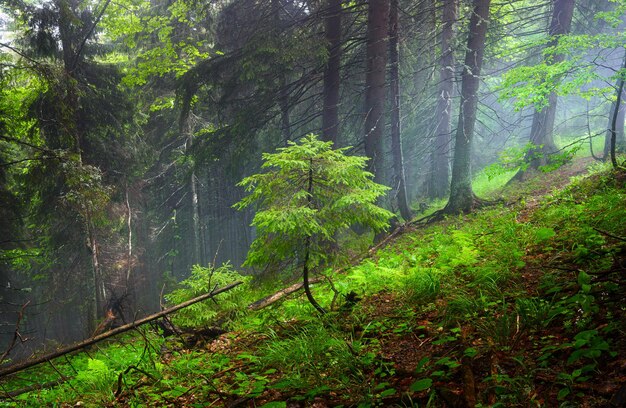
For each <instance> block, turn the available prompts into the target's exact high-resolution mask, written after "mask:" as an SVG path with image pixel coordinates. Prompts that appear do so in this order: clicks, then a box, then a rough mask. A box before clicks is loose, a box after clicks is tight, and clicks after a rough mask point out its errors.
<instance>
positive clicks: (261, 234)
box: [234, 134, 393, 313]
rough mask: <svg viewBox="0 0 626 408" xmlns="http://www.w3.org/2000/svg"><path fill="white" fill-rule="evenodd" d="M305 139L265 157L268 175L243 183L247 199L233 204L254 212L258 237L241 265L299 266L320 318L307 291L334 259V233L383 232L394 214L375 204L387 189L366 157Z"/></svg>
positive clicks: (262, 174) (307, 137) (317, 305)
mask: <svg viewBox="0 0 626 408" xmlns="http://www.w3.org/2000/svg"><path fill="white" fill-rule="evenodd" d="M346 149H347V148H342V149H335V150H333V148H332V142H322V141H320V140H318V139H317V137H316V136H315V135H312V134H311V135H308V136H306V137H304V138H303V140H302V141H301V143H294V142H289V146H288V147H284V148H280V149H278V150H277V152H276V153H264V154H263V160H264V163H263V165H262V168H263V169H266V170H267V171H266V172H264V173H260V174H255V175H252V176H250V177H246V178H244V179H243V180H242V181H241V182H240V183H239V185H240V186H243V187H245V188H246V191H248V192H250V194H249V195H248V196H247V197H245V198H244V199H242V200H241V201H240V202H238V203H237V204H235V205H234V207H235V208H237V209H239V210H241V209H243V208H246V207H253V208H255V209H256V215H255V216H254V219H253V221H252V225H253V226H254V227H256V233H257V238H256V239H255V240H254V242H253V243H252V246H251V247H250V251H249V252H248V257H247V259H246V262H245V263H244V265H248V266H253V265H270V264H274V265H277V264H279V263H285V262H287V263H289V264H292V265H299V264H301V267H302V275H303V282H304V285H303V286H304V291H305V293H306V296H307V299H308V300H309V302H311V304H312V305H313V307H315V309H317V310H318V311H319V312H320V313H325V311H324V309H323V308H322V307H321V306H320V305H319V304H318V303H317V302H316V301H315V299H314V298H313V296H312V294H311V290H310V287H309V272H310V271H311V270H313V269H315V268H316V267H317V266H319V265H320V264H322V263H323V262H329V261H331V260H332V257H333V255H334V251H333V244H334V243H335V236H336V234H337V233H338V232H340V231H342V230H345V229H347V228H349V227H350V226H352V225H354V224H360V225H362V226H366V227H370V228H371V229H373V230H374V231H382V230H384V229H386V228H387V227H388V226H389V219H390V218H391V217H392V216H393V214H392V213H391V212H389V211H387V210H385V209H383V208H380V207H378V206H377V205H376V200H377V199H378V198H379V197H380V196H382V195H384V194H385V192H386V191H387V190H388V189H389V188H388V187H385V186H383V185H380V184H377V183H374V182H373V181H372V178H373V175H372V174H371V173H369V172H367V171H366V170H365V167H366V162H367V160H368V159H367V158H366V157H360V156H347V155H346V154H345V151H346Z"/></svg>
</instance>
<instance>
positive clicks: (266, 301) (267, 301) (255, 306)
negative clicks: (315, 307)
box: [248, 277, 324, 310]
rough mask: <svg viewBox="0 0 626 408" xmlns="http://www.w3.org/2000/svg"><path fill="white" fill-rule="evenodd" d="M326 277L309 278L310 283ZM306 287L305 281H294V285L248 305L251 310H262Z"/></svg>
mask: <svg viewBox="0 0 626 408" xmlns="http://www.w3.org/2000/svg"><path fill="white" fill-rule="evenodd" d="M323 280H324V278H322V277H318V278H314V279H309V284H312V283H319V282H321V281H323ZM303 287H304V282H298V283H294V284H293V285H291V286H289V287H286V288H284V289H281V290H279V291H278V292H275V293H272V294H271V295H269V296H266V297H264V298H263V299H259V300H257V301H255V302H253V303H250V304H249V305H248V309H250V310H260V309H263V308H265V307H267V306H269V305H272V304H274V303H276V302H278V301H279V300H280V299H282V298H284V297H286V296H289V295H291V294H292V293H295V292H297V291H299V290H300V289H302V288H303Z"/></svg>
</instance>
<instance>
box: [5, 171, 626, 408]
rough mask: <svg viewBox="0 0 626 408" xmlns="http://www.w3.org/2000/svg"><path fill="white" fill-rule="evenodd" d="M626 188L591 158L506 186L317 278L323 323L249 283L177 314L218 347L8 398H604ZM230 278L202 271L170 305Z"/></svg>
mask: <svg viewBox="0 0 626 408" xmlns="http://www.w3.org/2000/svg"><path fill="white" fill-rule="evenodd" d="M503 180H504V179H503ZM625 180H626V177H625V176H624V174H622V173H616V172H613V171H610V170H607V169H606V167H597V166H596V167H595V168H593V169H592V171H591V174H590V175H587V176H580V177H576V178H574V179H573V181H572V183H571V184H570V185H568V186H567V187H566V188H563V189H561V190H559V191H555V192H553V193H552V194H549V195H547V196H545V197H543V198H542V199H537V198H534V197H530V196H527V197H524V198H521V199H520V198H519V197H523V194H521V193H520V192H522V191H524V187H522V186H519V185H518V186H517V187H515V186H512V187H507V188H509V189H515V194H514V196H515V197H516V199H515V200H509V204H504V203H501V204H498V205H495V206H491V207H489V208H487V209H484V210H482V211H480V212H478V213H476V214H470V215H463V216H457V217H449V218H447V219H445V220H444V221H441V222H439V223H437V224H433V225H427V226H420V227H419V228H417V227H416V228H414V229H412V230H409V231H408V232H406V233H404V234H403V235H401V236H400V237H399V238H397V239H396V240H395V241H394V242H393V243H392V244H390V245H388V246H387V247H385V248H383V249H381V250H379V251H378V252H377V253H376V254H375V255H374V256H372V257H370V258H368V259H365V260H364V261H362V262H361V263H359V264H358V265H354V266H353V267H351V268H350V269H349V270H348V271H347V272H341V273H337V272H333V271H332V269H331V268H329V269H328V270H326V271H324V272H323V273H324V274H325V275H326V276H327V278H328V279H327V281H325V282H324V283H321V284H317V285H315V286H314V287H313V290H314V291H315V295H316V298H318V299H319V301H320V303H322V304H323V305H324V306H325V307H328V308H330V306H333V307H332V310H331V311H330V312H329V313H328V314H327V315H326V316H323V317H320V316H318V315H317V313H316V312H315V310H314V309H313V308H312V307H311V306H310V305H309V304H308V303H306V302H304V301H303V300H302V298H301V296H298V297H291V298H289V299H287V300H285V301H283V302H280V303H276V304H274V305H272V306H270V307H267V308H265V309H263V310H261V311H258V312H249V311H247V309H246V307H245V306H246V304H247V303H249V302H250V301H251V299H255V298H258V297H261V293H259V292H255V291H254V288H253V287H250V286H248V287H246V288H245V289H242V290H240V291H238V292H232V293H231V294H230V295H229V296H227V297H225V298H222V299H221V300H220V299H218V300H217V305H216V304H214V303H211V302H207V303H205V304H202V305H201V306H198V307H196V308H194V309H190V310H188V311H187V312H186V314H181V315H179V316H178V318H177V319H178V320H177V321H178V323H179V324H181V325H189V326H198V325H204V326H209V325H213V324H216V321H220V322H221V323H223V324H224V325H225V327H227V328H229V329H230V330H231V331H230V332H229V333H227V334H225V335H222V336H221V337H219V338H217V339H216V340H207V341H206V342H201V343H197V344H195V345H194V346H190V345H189V344H188V343H185V342H184V341H181V339H177V338H176V336H174V338H168V339H165V340H164V339H163V338H162V337H160V336H159V335H158V332H157V331H149V332H145V333H144V334H143V337H142V336H139V337H135V338H131V337H130V336H127V337H123V338H121V339H119V340H117V341H116V342H113V343H111V344H109V345H107V346H101V348H99V349H97V350H93V351H90V352H89V353H88V354H86V353H83V354H78V355H76V356H74V357H72V358H71V359H69V360H67V361H61V362H55V363H54V364H55V366H54V368H52V367H48V366H46V367H44V368H42V369H37V370H32V371H28V372H25V373H21V374H20V375H19V378H18V376H15V377H12V378H10V379H8V380H4V381H3V387H4V390H5V391H7V390H11V389H18V388H20V387H25V386H27V385H29V384H32V383H45V382H47V381H50V380H51V379H53V378H55V371H56V370H59V371H62V372H63V373H64V375H65V376H67V377H68V378H69V381H67V382H66V383H64V384H61V385H59V386H56V387H53V388H50V389H45V390H38V391H33V392H30V393H27V394H22V395H20V396H18V397H14V399H13V400H10V399H5V402H4V404H6V405H18V406H19V405H24V406H40V405H55V404H57V403H58V401H64V402H67V403H71V404H76V403H78V402H79V401H80V403H81V405H86V406H106V405H122V406H209V405H214V406H226V405H229V404H246V403H249V404H251V405H250V406H266V407H286V406H287V404H290V405H289V406H298V404H300V405H299V406H308V405H312V404H313V403H315V404H317V405H316V406H346V407H348V406H354V407H375V406H398V407H409V406H413V407H442V406H467V405H473V406H481V407H487V406H490V407H544V406H550V407H552V406H554V407H557V406H558V407H560V406H562V407H567V406H581V405H584V406H606V405H607V404H608V401H609V400H610V399H611V398H612V397H613V395H615V394H616V393H618V392H619V390H620V388H621V387H623V386H624V383H625V382H626V381H624V380H622V379H623V378H624V373H623V372H622V371H621V370H622V369H621V368H620V367H622V366H623V361H622V360H620V357H619V356H620V353H621V355H623V353H624V352H625V351H626V342H625V341H624V340H622V339H623V338H624V327H626V325H625V324H624V323H625V322H626V310H625V306H624V305H623V302H622V301H621V300H622V299H623V296H624V289H623V288H624V282H623V279H624V265H625V263H626V248H625V245H624V237H626V223H625V222H624V220H625V219H626V205H625V203H626V192H625V190H624V181H625ZM507 181H508V180H507ZM504 182H505V181H502V183H504ZM539 182H540V181H535V182H534V183H539ZM534 185H536V184H534ZM507 188H505V189H504V190H500V192H499V193H500V194H505V198H506V194H508V193H507V191H510V190H507ZM531 200H533V205H532V206H529V202H530V201H531ZM505 202H506V200H505ZM510 202H513V204H510ZM357 246H358V245H356V246H355V247H357ZM238 278H239V277H238V276H236V275H234V272H232V270H230V269H229V268H228V267H224V268H218V269H217V270H215V269H213V268H200V267H197V268H196V269H194V272H193V274H192V277H191V278H190V280H188V281H187V282H185V283H184V284H183V285H182V286H181V289H179V290H178V291H177V292H175V293H173V294H171V295H170V296H169V297H168V299H170V300H171V301H172V302H178V301H182V300H184V299H185V298H188V297H192V296H195V295H197V294H198V293H199V292H202V291H204V290H205V289H206V290H210V289H212V287H213V286H214V285H215V284H218V283H219V284H220V285H222V284H226V283H228V282H229V281H231V280H234V279H238ZM329 281H330V282H332V285H330V284H329V283H328V282H329ZM207 282H211V283H210V284H208V283H207ZM133 367H134V368H133ZM56 378H58V376H56ZM324 404H325V405H324Z"/></svg>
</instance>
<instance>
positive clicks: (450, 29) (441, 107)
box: [429, 0, 457, 198]
mask: <svg viewBox="0 0 626 408" xmlns="http://www.w3.org/2000/svg"><path fill="white" fill-rule="evenodd" d="M456 2H457V0H443V11H442V16H441V23H442V27H441V57H440V63H439V64H440V67H439V89H438V91H439V92H438V95H437V108H436V109H435V121H436V122H437V126H436V128H435V145H434V150H433V156H432V160H431V166H432V167H431V176H430V188H429V194H430V197H431V198H443V197H445V196H446V194H447V193H448V188H449V187H450V155H449V152H450V151H451V149H452V137H451V133H452V92H453V90H454V52H453V50H452V42H453V40H454V23H455V22H456V11H457V10H456V9H457V5H456Z"/></svg>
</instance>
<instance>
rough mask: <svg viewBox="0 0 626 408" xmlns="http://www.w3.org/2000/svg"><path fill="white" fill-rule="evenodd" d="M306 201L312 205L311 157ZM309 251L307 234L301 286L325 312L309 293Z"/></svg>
mask: <svg viewBox="0 0 626 408" xmlns="http://www.w3.org/2000/svg"><path fill="white" fill-rule="evenodd" d="M307 194H308V195H307V201H308V206H309V208H310V207H312V205H313V159H311V162H310V163H309V174H308V186H307ZM310 253H311V236H310V235H309V236H307V237H306V239H305V242H304V263H303V264H302V286H304V293H305V294H306V298H307V299H308V300H309V303H311V305H313V307H314V308H315V309H316V310H317V311H318V312H320V314H325V313H326V311H325V310H324V308H322V306H320V304H319V303H317V301H316V300H315V298H314V297H313V294H312V293H311V285H310V282H309V256H310Z"/></svg>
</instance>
